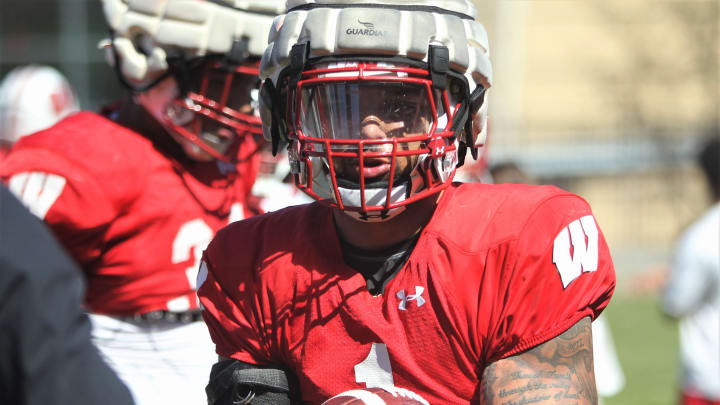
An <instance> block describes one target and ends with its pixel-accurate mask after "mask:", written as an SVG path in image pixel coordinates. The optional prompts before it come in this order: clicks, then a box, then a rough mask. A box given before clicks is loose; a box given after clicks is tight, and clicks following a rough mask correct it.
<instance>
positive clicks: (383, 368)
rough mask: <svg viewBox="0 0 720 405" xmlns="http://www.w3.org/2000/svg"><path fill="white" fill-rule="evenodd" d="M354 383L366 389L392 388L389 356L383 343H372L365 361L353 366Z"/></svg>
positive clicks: (392, 381)
mask: <svg viewBox="0 0 720 405" xmlns="http://www.w3.org/2000/svg"><path fill="white" fill-rule="evenodd" d="M355 381H356V382H358V383H365V386H366V388H373V387H381V386H393V385H394V380H393V375H392V367H391V366H390V355H389V354H388V349H387V346H386V345H385V344H384V343H373V344H372V346H370V353H368V355H367V357H366V358H365V360H363V361H362V362H361V363H359V364H356V365H355Z"/></svg>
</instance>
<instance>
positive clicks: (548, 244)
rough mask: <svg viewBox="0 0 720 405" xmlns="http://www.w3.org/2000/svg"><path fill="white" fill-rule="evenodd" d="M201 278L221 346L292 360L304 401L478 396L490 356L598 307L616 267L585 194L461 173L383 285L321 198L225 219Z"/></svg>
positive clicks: (264, 358)
mask: <svg viewBox="0 0 720 405" xmlns="http://www.w3.org/2000/svg"><path fill="white" fill-rule="evenodd" d="M198 280H199V282H200V283H201V284H200V287H199V290H198V294H199V295H200V301H201V303H202V305H203V307H204V312H203V314H204V317H205V321H206V323H207V325H208V327H209V329H210V334H211V336H212V338H213V340H214V341H215V343H216V346H217V352H218V354H220V355H222V356H225V357H230V358H234V359H237V360H241V361H244V362H249V363H254V364H283V365H286V366H287V367H289V368H290V369H292V370H293V371H295V372H296V373H297V375H298V377H299V379H300V389H301V391H302V395H303V399H304V400H305V401H308V402H310V403H320V402H322V401H323V400H324V399H326V398H328V397H331V396H333V395H335V394H338V393H340V392H343V391H346V390H349V389H353V388H358V387H371V386H378V385H382V384H393V385H395V386H398V387H402V388H408V389H411V390H413V391H415V392H417V393H418V394H420V395H421V396H423V397H424V398H425V399H426V400H428V401H429V402H430V403H432V404H461V403H468V402H471V403H477V402H478V399H477V394H476V390H477V389H478V387H479V380H480V377H481V375H482V372H483V370H484V368H485V366H486V365H488V364H490V363H492V362H494V361H496V360H499V359H502V358H505V357H508V356H511V355H514V354H517V353H520V352H522V351H525V350H527V349H529V348H531V347H534V346H537V345H539V344H541V343H543V342H545V341H547V340H549V339H552V338H553V337H555V336H558V335H560V334H561V333H563V332H564V331H566V330H567V329H568V328H570V327H571V326H572V325H574V324H575V323H576V322H578V321H579V320H580V319H581V318H583V317H586V316H590V317H591V318H593V319H594V318H595V317H597V316H598V315H599V314H600V312H601V311H602V310H603V309H604V308H605V306H606V305H607V304H608V302H609V300H610V297H611V295H612V292H613V289H614V287H615V272H614V269H613V264H612V260H611V258H610V253H609V250H608V246H607V244H606V242H605V239H604V237H603V235H602V233H601V232H600V229H599V228H598V226H597V224H596V222H595V218H594V217H593V216H592V213H591V211H590V207H589V206H588V204H587V203H586V202H585V201H584V200H582V199H581V198H579V197H577V196H576V195H573V194H570V193H567V192H564V191H562V190H560V189H557V188H554V187H549V186H544V187H539V186H524V185H484V184H460V183H455V184H453V185H452V186H451V187H449V188H448V189H446V191H445V192H444V195H443V197H442V198H441V199H440V203H439V206H438V207H437V210H436V211H435V214H434V215H433V218H432V219H431V221H430V222H429V223H428V225H427V226H426V227H425V229H424V230H423V231H422V234H421V236H420V238H419V240H418V242H417V244H416V246H415V248H414V250H413V252H412V254H411V255H410V257H409V259H408V260H407V262H406V263H405V265H404V266H403V268H402V269H401V270H400V271H399V273H398V274H397V275H396V276H395V277H394V278H393V279H392V280H390V282H389V283H388V284H387V286H386V288H385V291H384V292H383V294H382V295H380V296H372V295H371V294H370V293H369V292H368V290H367V288H366V283H365V279H364V278H363V276H362V275H361V274H360V273H358V272H357V271H355V270H353V269H351V268H349V267H348V266H347V265H345V264H344V261H343V257H342V252H341V249H340V245H339V242H338V239H337V235H336V231H335V228H334V225H333V219H332V213H331V210H330V209H329V208H326V207H324V206H322V205H320V204H319V203H314V204H309V205H303V206H296V207H290V208H286V209H284V210H280V211H276V212H273V213H269V214H264V215H260V216H257V217H253V218H250V219H248V220H245V221H241V222H238V223H235V224H233V225H231V226H229V227H227V228H225V229H224V230H222V231H221V232H220V233H218V235H217V236H216V238H215V239H214V241H213V242H212V243H211V244H210V246H209V247H208V249H207V251H206V253H205V256H204V260H203V264H202V265H201V270H200V276H199V278H198Z"/></svg>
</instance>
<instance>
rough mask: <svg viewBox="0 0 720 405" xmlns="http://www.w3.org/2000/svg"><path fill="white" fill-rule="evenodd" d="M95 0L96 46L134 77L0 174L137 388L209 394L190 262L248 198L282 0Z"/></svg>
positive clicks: (194, 398)
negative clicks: (80, 283)
mask: <svg viewBox="0 0 720 405" xmlns="http://www.w3.org/2000/svg"><path fill="white" fill-rule="evenodd" d="M102 5H103V9H102V11H103V13H104V16H105V20H106V21H107V24H108V26H109V28H110V37H109V38H108V39H106V40H103V41H102V42H101V47H102V48H103V49H104V51H105V56H106V59H107V61H108V62H109V63H110V65H111V67H112V71H114V73H115V75H116V76H117V79H119V81H120V82H121V83H122V85H123V86H124V87H126V89H127V90H129V91H127V94H126V95H124V96H122V97H121V99H120V100H119V101H118V102H116V103H114V104H112V105H110V106H108V107H106V108H104V109H103V110H102V112H101V113H99V114H98V113H94V112H89V111H84V112H79V113H76V114H73V115H71V116H69V117H67V118H65V119H63V120H61V121H60V122H58V123H57V124H56V125H54V126H52V127H50V128H48V129H46V130H43V131H40V132H36V133H34V134H32V135H29V136H25V137H23V138H22V139H20V140H19V141H18V142H17V143H16V144H15V146H14V147H13V149H12V151H11V153H10V154H9V155H7V157H6V159H5V160H4V162H3V164H2V165H1V166H0V178H1V179H2V180H3V181H4V182H5V183H7V185H8V188H9V189H10V190H11V191H12V192H13V193H14V194H15V195H17V196H18V197H19V199H20V200H21V201H22V202H23V204H25V205H26V206H27V207H28V208H29V209H30V211H31V212H32V213H33V214H35V215H36V216H37V217H39V218H41V219H43V220H44V221H45V222H46V223H47V224H48V225H49V226H50V228H51V229H52V231H53V232H54V234H55V236H56V237H57V238H58V239H59V241H60V242H61V243H62V245H63V246H64V247H65V248H66V249H67V250H68V252H69V253H70V255H71V256H72V257H73V258H74V259H75V260H76V261H77V263H78V264H79V265H80V267H81V268H82V271H83V273H84V275H85V278H86V281H87V291H86V294H85V307H86V309H87V311H88V312H89V313H90V321H91V322H92V338H93V343H95V345H96V346H97V347H98V348H99V349H100V352H101V354H102V355H103V356H104V358H105V359H106V360H107V362H108V363H109V364H110V366H112V367H113V368H114V369H115V371H116V372H117V373H118V375H119V376H120V377H121V378H122V379H123V381H124V382H125V383H126V384H127V385H128V387H129V388H130V391H131V393H132V394H133V397H134V399H135V401H136V402H137V403H138V404H165V403H167V404H175V405H178V404H195V405H196V404H201V403H205V402H206V396H205V391H204V388H205V385H206V383H207V381H208V376H209V371H210V367H211V366H212V364H214V363H215V361H216V360H217V356H216V354H215V352H214V345H213V344H212V342H211V341H210V338H209V334H208V331H207V328H206V327H205V325H204V324H203V322H202V319H201V315H200V309H199V305H198V302H197V296H196V293H195V281H196V275H197V271H198V264H199V261H200V257H201V254H202V251H203V250H204V249H205V247H206V245H207V244H208V243H209V242H210V240H211V238H212V237H213V235H214V234H215V232H216V231H217V230H219V229H220V228H222V227H223V226H225V225H227V224H228V223H230V222H232V221H235V220H238V219H242V218H244V217H247V216H250V215H253V214H254V213H255V210H253V209H252V207H251V206H250V204H248V202H249V200H250V199H249V194H250V191H251V188H252V184H253V182H254V179H255V175H256V172H257V163H258V160H257V158H256V156H257V153H256V151H257V148H258V143H257V142H256V136H258V137H259V136H260V134H261V132H262V129H261V126H260V119H259V117H258V116H257V115H256V114H255V104H256V99H255V98H253V97H254V95H255V94H256V93H257V84H258V79H257V68H258V63H259V57H260V55H261V54H262V52H263V51H264V49H265V45H266V43H267V32H268V31H269V28H270V24H271V23H272V20H273V17H274V15H275V14H276V13H277V12H279V11H281V10H283V8H284V2H282V1H280V0H274V1H268V0H258V1H245V2H241V3H238V4H235V3H234V2H224V1H186V0H160V1H156V2H143V1H124V0H104V1H103V2H102ZM3 15H4V13H3ZM88 45H89V44H88ZM75 46H76V47H77V46H79V44H75Z"/></svg>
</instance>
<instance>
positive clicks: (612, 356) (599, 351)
mask: <svg viewBox="0 0 720 405" xmlns="http://www.w3.org/2000/svg"><path fill="white" fill-rule="evenodd" d="M592 337H593V360H594V363H595V364H594V366H595V383H596V384H597V392H598V395H599V396H601V397H611V396H613V395H617V394H618V393H619V392H620V391H622V389H623V388H624V387H625V374H623V371H622V368H621V367H620V361H619V360H618V356H617V353H616V352H615V344H614V343H613V339H612V335H611V333H610V325H608V323H607V321H606V320H605V315H600V317H599V318H596V319H595V320H594V321H593V323H592Z"/></svg>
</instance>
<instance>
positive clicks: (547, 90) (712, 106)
mask: <svg viewBox="0 0 720 405" xmlns="http://www.w3.org/2000/svg"><path fill="white" fill-rule="evenodd" d="M475 3H476V5H477V6H478V9H479V10H480V18H479V20H480V21H481V22H483V23H485V25H486V27H487V28H488V30H489V35H490V41H491V59H492V61H493V68H494V72H495V80H494V85H493V88H492V89H491V90H490V93H489V94H490V102H491V104H490V120H491V134H490V145H491V146H490V149H489V157H490V163H491V164H492V162H498V161H502V160H515V161H517V162H519V163H520V165H521V166H522V167H523V168H525V169H526V170H527V171H529V172H530V173H531V174H532V175H533V176H535V177H536V178H538V179H539V181H540V182H543V183H552V184H557V185H559V186H561V187H563V188H566V189H568V190H571V191H573V192H577V193H579V194H581V195H582V196H584V197H585V198H586V199H587V200H588V201H589V202H590V203H591V205H592V207H593V210H594V211H595V214H596V216H597V218H598V221H599V222H600V224H601V226H602V228H603V231H604V233H605V235H606V237H607V239H608V241H609V243H610V246H611V249H612V250H613V254H614V257H615V260H616V267H617V270H618V276H619V279H621V280H622V279H623V278H624V277H625V276H627V275H629V274H631V273H633V272H636V271H641V270H644V269H646V268H648V267H651V266H654V265H657V264H658V263H662V262H663V261H665V260H666V259H667V254H668V252H669V248H670V244H671V243H672V241H673V239H674V238H675V236H676V235H677V233H678V232H679V231H680V230H681V229H682V227H683V226H685V225H686V224H687V223H688V222H690V221H691V220H692V218H694V217H695V216H696V215H698V214H699V213H700V212H701V210H702V209H703V207H705V206H706V204H707V202H708V200H707V194H706V191H705V189H704V183H703V180H702V178H701V176H700V173H699V171H698V170H697V168H696V167H695V166H694V161H693V159H694V154H695V151H696V149H697V146H698V142H699V140H701V139H702V136H703V135H704V133H705V131H706V130H707V129H708V128H709V127H711V126H713V125H719V118H718V115H719V110H720V87H719V86H720V85H719V80H718V78H719V77H720V70H719V65H718V57H719V54H720V39H719V38H720V32H719V30H718V25H719V23H720V10H719V8H720V2H718V1H717V0H688V1H678V0H633V1H626V0H603V1H577V0H513V1H507V0H492V1H475Z"/></svg>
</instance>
